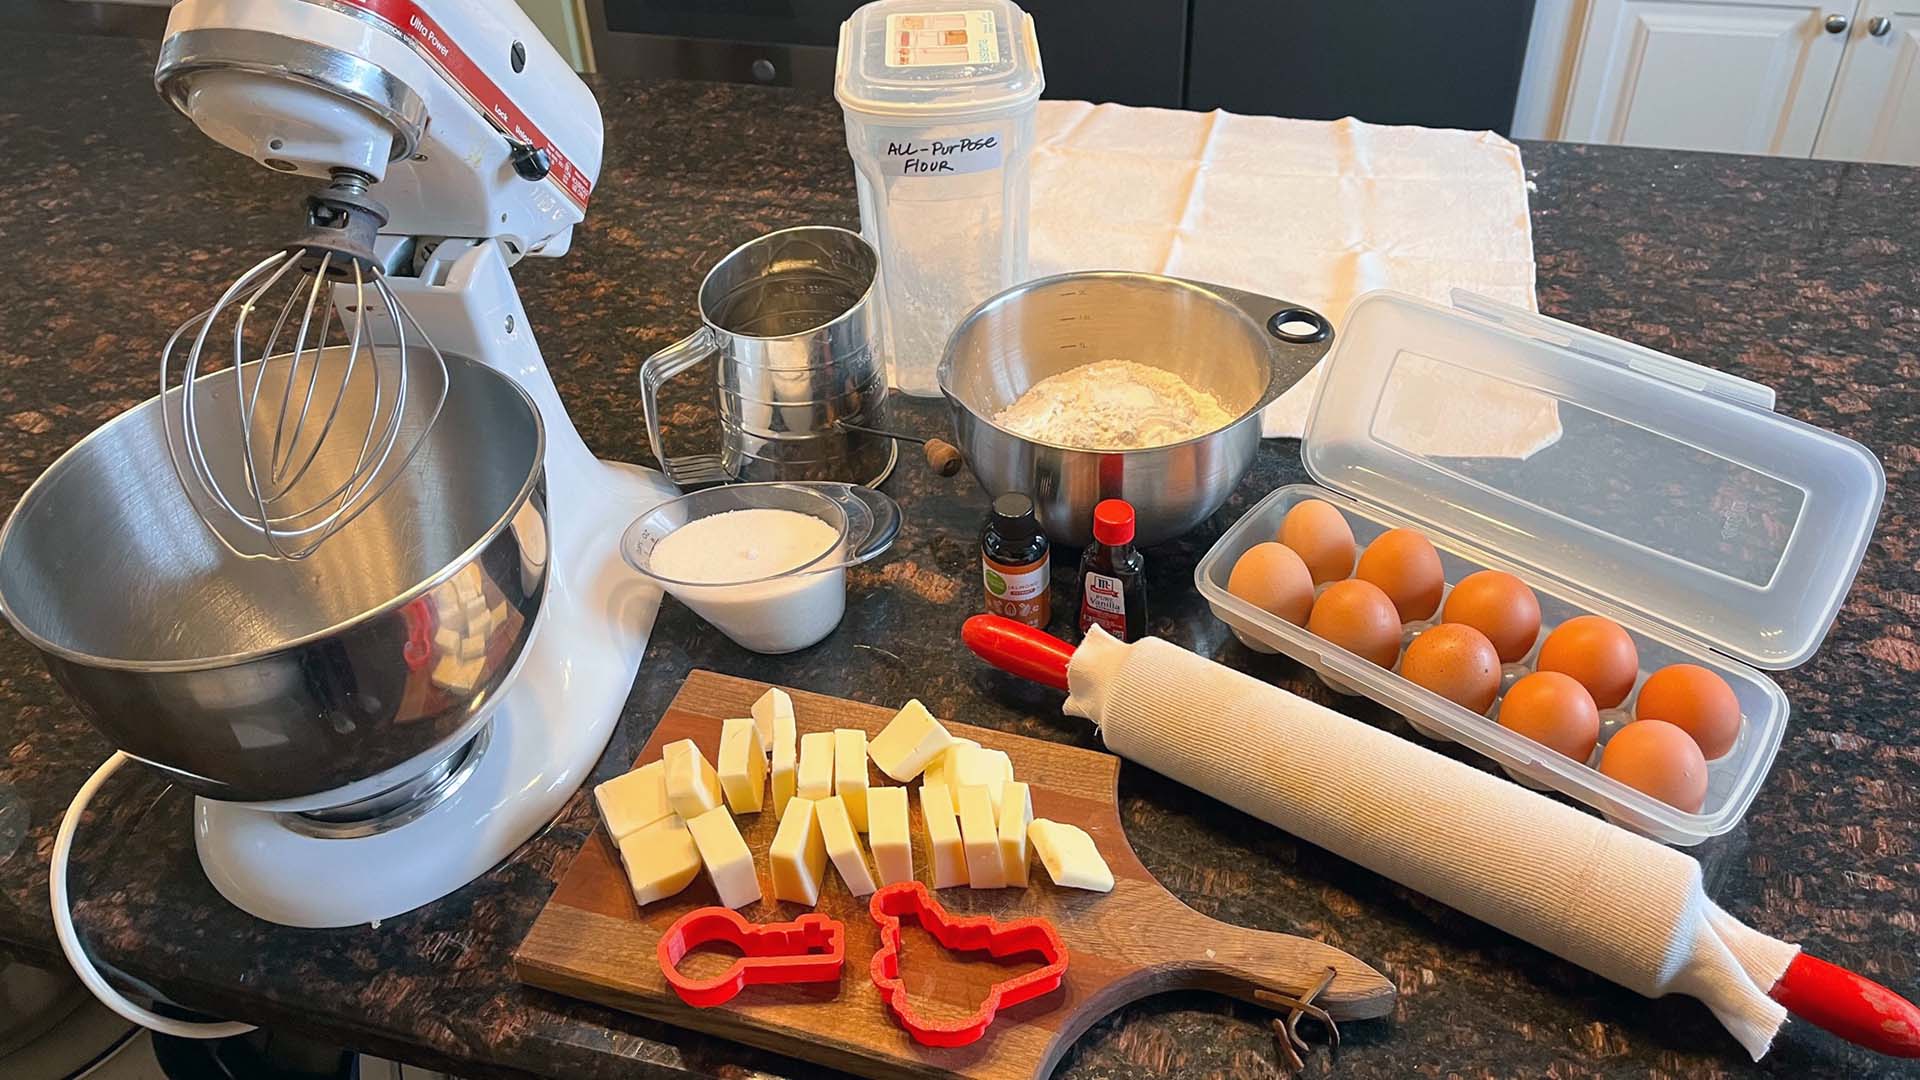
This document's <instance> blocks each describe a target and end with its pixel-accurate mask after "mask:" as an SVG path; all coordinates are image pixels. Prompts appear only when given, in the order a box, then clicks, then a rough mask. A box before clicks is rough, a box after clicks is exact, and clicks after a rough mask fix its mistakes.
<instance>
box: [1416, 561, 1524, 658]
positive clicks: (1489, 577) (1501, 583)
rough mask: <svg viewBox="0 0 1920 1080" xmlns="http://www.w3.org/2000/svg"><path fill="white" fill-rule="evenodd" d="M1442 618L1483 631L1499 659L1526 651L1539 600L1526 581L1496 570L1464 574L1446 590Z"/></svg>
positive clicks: (1513, 656) (1519, 654)
mask: <svg viewBox="0 0 1920 1080" xmlns="http://www.w3.org/2000/svg"><path fill="white" fill-rule="evenodd" d="M1440 618H1441V619H1442V620H1444V621H1446V622H1457V623H1466V624H1467V625H1468V626H1471V627H1473V628H1474V629H1475V630H1478V631H1480V632H1481V633H1483V634H1485V635H1487V640H1488V641H1491V642H1493V650H1494V651H1495V652H1497V653H1499V654H1500V660H1501V662H1502V663H1507V664H1511V663H1513V662H1514V661H1516V660H1518V659H1520V658H1521V657H1523V656H1525V655H1527V650H1529V649H1531V648H1533V642H1534V639H1535V638H1537V637H1539V636H1540V600H1539V598H1538V597H1536V596H1534V595H1533V590H1532V589H1529V588H1527V583H1526V582H1524V581H1521V580H1520V579H1519V578H1517V577H1514V576H1513V575H1512V574H1507V573H1502V572H1501V571H1499V570H1482V571H1480V572H1479V573H1475V574H1468V575H1467V576H1466V577H1464V578H1461V579H1460V583H1459V584H1458V585H1455V586H1454V587H1453V591H1452V592H1450V593H1448V594H1447V606H1446V608H1445V610H1443V611H1442V612H1441V614H1440Z"/></svg>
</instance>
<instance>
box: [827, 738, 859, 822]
mask: <svg viewBox="0 0 1920 1080" xmlns="http://www.w3.org/2000/svg"><path fill="white" fill-rule="evenodd" d="M833 793H834V794H835V795H838V796H840V801H842V802H844V803H846V804H847V817H848V818H850V819H852V821H853V827H854V829H855V830H856V831H859V832H866V831H867V733H866V732H864V731H861V730H860V729H859V728H835V729H833Z"/></svg>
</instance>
